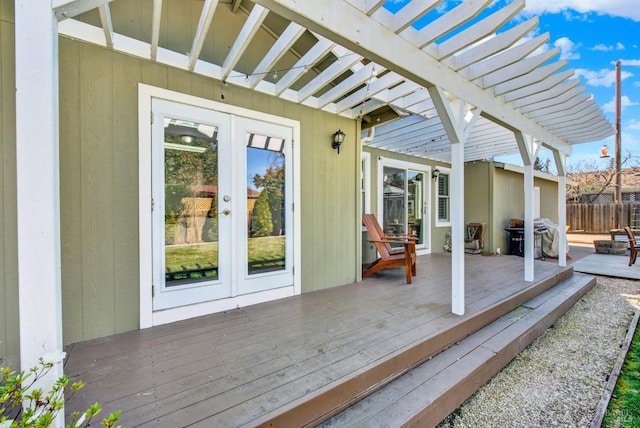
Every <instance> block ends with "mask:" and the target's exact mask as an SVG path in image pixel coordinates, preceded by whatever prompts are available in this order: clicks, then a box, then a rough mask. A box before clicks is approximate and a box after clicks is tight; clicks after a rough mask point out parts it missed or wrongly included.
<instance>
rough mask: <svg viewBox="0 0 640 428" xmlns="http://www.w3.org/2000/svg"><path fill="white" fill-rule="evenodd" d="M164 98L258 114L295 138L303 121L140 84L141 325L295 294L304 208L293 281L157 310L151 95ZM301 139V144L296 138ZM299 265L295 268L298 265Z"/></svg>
mask: <svg viewBox="0 0 640 428" xmlns="http://www.w3.org/2000/svg"><path fill="white" fill-rule="evenodd" d="M153 98H156V99H164V100H168V101H173V102H177V103H183V104H188V105H193V106H196V107H200V108H204V109H209V110H213V111H219V112H222V113H229V114H232V115H236V116H240V117H246V118H250V119H255V120H259V121H263V122H270V123H274V124H278V125H282V126H288V127H290V128H291V129H292V132H293V141H294V143H295V142H299V141H300V122H298V121H295V120H291V119H287V118H283V117H279V116H274V115H270V114H266V113H261V112H257V111H253V110H249V109H244V108H240V107H235V106H231V105H228V104H222V103H218V102H216V101H211V100H207V99H204V98H199V97H195V96H192V95H187V94H182V93H179V92H174V91H170V90H167V89H162V88H157V87H153V86H149V85H145V84H142V83H141V84H139V85H138V132H139V135H138V137H139V141H138V168H139V172H138V184H139V201H138V203H139V206H138V212H139V219H138V223H139V234H140V236H139V238H140V244H139V256H140V272H139V278H140V328H147V327H151V326H154V325H160V324H166V323H170V322H174V321H178V320H182V319H187V318H193V317H197V316H201V315H207V314H211V313H215V312H221V311H224V310H229V309H233V308H237V307H240V306H248V305H252V304H256V303H261V302H266V301H269V300H275V299H280V298H284V297H289V296H292V295H296V294H300V292H301V283H300V278H301V277H302V275H301V272H300V269H301V257H300V248H301V242H300V235H301V233H300V231H301V226H300V219H301V218H300V209H299V208H298V209H297V210H295V211H294V212H293V231H292V232H293V267H292V269H294V272H295V275H294V276H293V285H292V286H290V287H281V288H277V289H273V290H267V291H262V292H258V293H252V294H247V295H242V296H235V297H231V298H228V299H221V300H214V301H209V302H203V303H198V304H193V305H189V306H183V307H178V308H172V309H166V310H162V311H155V312H154V311H153V297H152V293H153V255H152V253H153V252H152V248H153V223H152V193H151V192H152V186H151V181H152V171H151V164H152V162H151V156H152V150H151V135H152V129H151V128H152V126H151V121H152V120H153V119H152V108H151V106H152V99H153ZM298 144H299V143H298ZM290 156H293V158H292V160H293V167H292V169H293V171H292V176H291V179H292V186H293V200H292V201H291V203H292V204H293V206H297V207H300V194H301V193H300V171H299V165H300V154H299V150H296V149H295V145H294V149H293V153H292V154H291V155H290ZM296 268H297V269H296Z"/></svg>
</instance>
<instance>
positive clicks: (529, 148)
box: [515, 131, 540, 281]
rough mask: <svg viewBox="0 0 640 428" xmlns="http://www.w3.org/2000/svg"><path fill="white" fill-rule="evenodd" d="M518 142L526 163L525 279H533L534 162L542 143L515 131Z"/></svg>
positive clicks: (523, 160)
mask: <svg viewBox="0 0 640 428" xmlns="http://www.w3.org/2000/svg"><path fill="white" fill-rule="evenodd" d="M515 137H516V142H517V143H518V149H519V150H520V156H521V157H522V163H523V164H524V183H523V184H524V185H523V187H524V280H525V281H533V278H534V276H535V272H534V263H533V259H534V253H535V241H534V239H535V236H534V232H533V217H534V210H535V191H534V185H533V184H534V182H533V164H534V162H535V159H536V157H537V156H538V150H539V148H540V145H539V144H537V143H536V142H535V141H534V139H533V138H532V137H531V136H530V135H525V134H524V133H523V132H521V131H515Z"/></svg>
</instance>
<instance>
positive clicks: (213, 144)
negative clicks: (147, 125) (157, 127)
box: [164, 134, 218, 240]
mask: <svg viewBox="0 0 640 428" xmlns="http://www.w3.org/2000/svg"><path fill="white" fill-rule="evenodd" d="M165 142H166V143H171V144H175V145H180V146H186V145H188V146H191V147H202V148H205V150H204V152H202V153H199V152H198V151H189V150H180V149H169V148H167V149H165V151H164V155H165V216H166V217H165V222H166V224H167V225H172V224H176V223H177V221H178V218H179V216H180V214H182V213H184V212H185V209H186V208H187V207H186V206H185V205H184V198H195V197H213V198H214V200H213V204H212V209H211V211H210V213H209V215H208V217H209V220H210V221H208V222H207V223H208V224H207V226H205V229H206V230H205V234H206V235H207V238H208V239H207V240H211V238H212V237H213V236H212V230H211V229H212V228H213V229H217V227H215V226H216V225H214V224H212V222H214V221H215V219H216V218H215V216H213V217H212V215H211V212H215V211H216V209H217V203H216V202H217V201H216V199H215V197H216V196H217V195H212V193H213V192H212V191H211V189H210V191H208V192H206V194H205V191H204V188H203V185H216V184H217V182H218V179H217V177H218V151H217V146H218V142H217V140H210V139H206V138H193V140H192V141H191V142H190V143H189V144H185V143H184V142H183V141H182V139H181V137H180V136H179V135H171V134H167V135H165ZM215 191H216V192H217V189H216V190H215ZM213 235H215V233H213ZM166 238H167V239H169V240H172V238H173V236H172V235H171V234H170V233H167V234H166Z"/></svg>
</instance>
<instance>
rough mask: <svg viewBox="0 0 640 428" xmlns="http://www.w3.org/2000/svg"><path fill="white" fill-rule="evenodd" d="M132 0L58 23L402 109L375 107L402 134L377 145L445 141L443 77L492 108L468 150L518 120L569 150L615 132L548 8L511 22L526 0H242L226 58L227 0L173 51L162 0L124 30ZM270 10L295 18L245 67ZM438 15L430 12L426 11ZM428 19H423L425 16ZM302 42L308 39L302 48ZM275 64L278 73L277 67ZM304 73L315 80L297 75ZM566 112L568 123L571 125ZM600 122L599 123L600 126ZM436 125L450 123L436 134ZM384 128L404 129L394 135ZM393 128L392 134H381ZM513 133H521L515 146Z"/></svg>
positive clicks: (62, 14)
mask: <svg viewBox="0 0 640 428" xmlns="http://www.w3.org/2000/svg"><path fill="white" fill-rule="evenodd" d="M125 1H127V0H118V1H115V2H111V1H110V0H71V1H65V0H58V1H56V0H54V2H53V11H54V13H55V16H56V17H57V18H58V20H59V21H60V22H59V32H60V34H62V35H67V36H69V37H74V38H79V39H82V40H85V41H87V42H89V43H95V44H100V45H103V46H105V47H108V48H110V49H114V50H116V51H121V52H124V53H126V54H129V55H134V56H139V57H143V58H146V59H149V60H152V61H157V62H160V63H164V64H168V65H170V66H173V67H178V68H182V69H185V70H190V71H193V72H194V73H198V74H202V75H205V76H209V77H211V78H214V79H219V80H221V81H225V82H227V83H229V84H233V85H238V86H243V87H246V88H250V89H252V90H255V91H259V92H263V93H267V94H270V95H273V96H277V97H281V98H283V99H286V100H289V101H292V102H295V103H300V104H303V105H306V106H309V107H312V108H317V109H322V110H325V111H328V112H332V113H335V114H339V115H342V116H346V117H351V118H354V119H357V118H360V117H365V116H368V115H373V117H378V118H379V117H380V115H379V113H377V112H380V111H383V110H384V109H388V110H389V111H390V112H391V113H392V115H391V116H393V115H394V114H395V115H396V117H397V118H398V119H397V120H395V121H393V122H390V123H386V124H385V123H378V122H377V121H376V120H371V119H369V118H367V121H368V125H367V126H365V128H366V127H369V126H376V127H378V128H380V127H381V125H382V126H384V127H385V128H387V127H390V128H393V127H396V128H397V129H396V130H395V132H393V133H383V132H379V131H380V130H381V129H379V131H378V132H376V133H375V137H374V138H373V139H372V140H371V141H368V142H367V144H370V145H372V146H376V147H377V146H384V147H385V148H386V149H387V150H398V151H402V150H405V147H406V146H407V144H409V145H413V146H415V145H416V143H415V142H416V141H418V142H419V141H420V138H422V139H423V140H424V142H425V143H428V142H429V141H431V140H433V139H434V138H437V139H438V140H440V139H444V140H446V139H447V135H446V133H445V132H444V130H443V127H442V126H440V131H433V130H434V129H437V126H434V123H436V122H439V121H441V119H440V118H439V117H438V115H437V113H436V111H435V107H434V104H433V101H432V100H431V97H430V95H429V92H428V91H427V90H426V89H428V88H429V87H432V86H438V87H440V88H442V89H443V90H444V91H445V93H446V94H447V96H455V98H460V99H462V100H465V101H466V102H469V103H470V104H472V105H475V106H477V107H478V108H479V109H480V110H481V111H482V116H483V119H482V120H480V121H478V122H477V123H476V125H475V126H476V127H479V130H475V129H474V130H471V131H470V137H469V139H470V141H476V142H477V143H476V145H475V146H473V147H470V148H469V149H468V150H467V151H465V154H464V156H465V159H485V158H490V157H492V155H491V153H494V155H499V154H504V153H505V152H507V153H518V146H517V142H516V140H515V138H511V140H510V143H506V142H502V140H501V143H500V145H499V146H494V145H491V143H490V142H491V139H492V138H495V135H508V134H509V132H511V131H513V130H521V131H523V132H525V133H526V134H527V135H533V136H534V137H535V138H536V139H538V140H540V141H542V142H543V143H544V144H545V145H546V146H547V147H549V148H551V149H553V150H559V151H562V152H564V153H566V154H570V152H571V145H572V144H576V143H580V142H584V141H594V140H597V139H600V138H603V135H604V136H605V137H606V136H609V135H611V134H613V128H612V127H611V125H610V124H609V122H608V121H607V119H606V118H605V117H604V115H603V114H602V112H601V111H600V110H599V109H596V110H593V108H589V107H590V106H592V105H593V102H592V101H590V98H589V96H587V95H585V94H584V86H582V85H581V84H580V81H579V79H575V78H573V71H572V70H564V67H565V66H566V61H564V60H561V61H557V62H550V61H551V60H552V58H553V57H554V56H556V55H557V50H555V49H551V50H547V51H543V52H542V53H538V54H535V51H536V50H537V49H539V48H540V47H541V46H542V45H543V44H544V43H546V42H548V41H549V39H550V36H549V34H547V33H545V34H541V35H535V34H533V32H534V31H535V28H536V27H537V25H538V18H532V19H529V20H526V21H524V22H521V23H518V24H517V25H512V26H510V27H509V28H507V29H505V30H504V31H501V29H502V28H503V27H505V26H506V25H507V24H508V23H509V22H510V20H511V19H512V18H513V17H515V16H516V15H517V14H518V13H519V12H520V11H521V10H522V9H523V8H524V4H525V3H524V0H516V1H513V2H511V3H509V4H507V5H506V6H504V7H502V8H500V9H497V10H495V11H491V12H489V9H488V7H489V6H490V5H491V4H492V3H493V2H492V1H490V0H467V1H464V2H462V3H460V4H459V5H458V6H456V7H454V8H452V9H451V10H448V11H447V10H445V11H442V12H441V11H440V9H437V8H438V6H441V5H442V1H441V0H412V1H410V2H408V3H407V4H406V5H405V6H403V7H402V8H400V9H399V10H398V11H397V12H395V13H394V12H391V11H390V10H389V9H387V8H386V7H385V3H386V2H385V1H380V0H340V1H335V2H331V3H324V2H323V3H317V2H313V4H310V3H307V2H303V3H301V2H296V1H294V0H256V1H255V5H254V6H253V7H252V8H251V9H250V10H247V9H245V6H244V5H242V3H241V2H239V1H234V2H233V4H232V5H231V7H232V9H233V13H236V14H244V15H245V24H244V26H243V28H242V30H241V31H240V33H239V34H238V35H237V36H236V40H235V42H234V43H233V44H232V46H231V47H230V49H229V51H228V53H227V55H226V56H225V57H224V59H223V60H222V61H221V62H220V63H213V62H210V59H206V58H203V55H202V50H203V47H204V45H205V43H208V41H207V40H209V39H207V34H208V33H209V32H211V31H213V29H212V28H210V24H211V22H212V19H213V16H214V14H215V11H216V10H217V8H219V7H223V3H222V2H220V1H219V0H205V1H204V3H203V8H202V12H201V17H200V20H199V23H198V26H197V28H196V31H195V34H192V35H191V37H192V45H191V49H190V50H189V52H188V53H183V52H175V51H171V50H169V49H167V47H165V46H163V45H162V43H161V42H160V41H161V40H162V39H161V33H162V31H163V30H162V28H161V25H160V22H161V19H162V13H164V10H163V1H162V0H153V3H152V8H151V13H150V15H149V17H148V20H149V21H148V22H149V23H150V26H151V32H150V34H149V39H148V40H139V39H133V38H131V37H130V36H127V35H125V34H118V33H117V31H116V30H114V28H115V29H117V28H118V25H117V22H115V23H114V22H112V21H113V18H112V17H113V16H114V15H113V14H112V13H111V9H112V8H114V7H117V6H118V4H119V3H120V2H125ZM166 1H167V0H165V2H166ZM225 7H228V6H225ZM93 9H96V10H97V11H98V13H99V16H100V23H101V26H100V27H94V26H93V25H91V24H89V23H87V22H84V21H83V20H82V19H81V18H80V17H81V16H82V14H84V13H86V12H89V11H91V10H93ZM165 10H166V9H165ZM269 14H275V15H278V16H279V19H285V20H288V21H289V23H288V25H286V26H283V28H282V30H280V31H279V32H276V31H275V30H273V29H272V28H267V30H268V33H269V34H272V35H273V36H274V42H273V44H272V45H271V46H270V48H269V49H268V50H267V51H265V52H264V55H263V56H262V57H261V58H260V59H259V61H257V62H256V63H255V65H254V66H253V67H252V68H251V69H250V70H247V71H245V70H244V69H238V64H240V61H241V59H242V58H243V56H244V55H245V53H246V52H247V50H248V48H249V46H250V45H251V41H252V40H253V38H254V37H256V35H257V34H259V32H260V29H261V28H264V27H265V25H268V16H269ZM319 16H333V17H335V18H336V20H337V22H335V23H332V24H331V25H329V24H328V23H327V22H325V21H323V20H322V19H319V18H318V17H319ZM431 16H432V17H433V18H432V19H431V20H430V21H428V22H426V23H425V22H424V21H425V18H429V17H431ZM341 22H343V23H345V24H346V23H349V25H341V24H340V23H341ZM418 22H420V25H422V27H420V28H418V27H416V25H417V23H418ZM305 35H307V36H308V35H311V36H312V37H314V38H315V40H316V42H315V43H312V44H310V45H309V44H306V45H307V46H308V48H307V49H306V50H304V51H295V52H294V51H293V47H294V45H295V44H296V42H297V41H299V40H300V39H301V38H302V37H305ZM307 39H308V37H307ZM299 46H302V45H298V48H297V49H299ZM288 53H293V54H294V55H295V58H297V61H296V62H295V64H294V65H293V66H289V67H285V68H282V67H281V66H279V64H280V63H281V61H282V60H283V58H284V57H285V56H286V55H287V54H288ZM254 54H255V53H254ZM328 58H333V63H327V60H328ZM329 62H330V61H329ZM323 63H324V64H323ZM416 64H420V66H416ZM279 67H280V69H279ZM274 71H277V75H276V77H275V78H271V76H270V74H273V73H274ZM307 73H311V74H310V75H311V76H312V78H310V79H309V76H310V75H308V74H307ZM305 75H306V77H305V80H304V82H305V83H304V85H300V84H299V83H297V82H298V81H299V80H300V79H301V78H302V76H305ZM405 115H406V116H413V117H415V120H416V121H425V122H426V125H427V126H426V128H427V129H431V131H429V132H425V133H424V134H423V135H422V136H420V135H419V133H416V132H415V131H412V130H411V127H405V126H404V122H405V120H406V119H407V118H406V117H405V118H403V116H405ZM385 117H386V118H387V119H388V118H389V117H390V116H389V115H386V116H385ZM580 119H582V120H580ZM434 121H435V122H434ZM485 122H486V123H485ZM562 122H564V123H565V126H561V123H562ZM481 124H483V126H482V127H480V125H481ZM586 124H589V126H584V127H583V128H582V129H581V130H580V131H581V132H580V133H579V134H576V133H575V132H574V127H575V126H579V125H586ZM591 125H593V126H591ZM591 129H593V133H592V134H589V130H591ZM603 130H605V131H603ZM494 131H495V132H494ZM434 132H436V134H437V133H438V132H440V134H439V135H436V136H435V137H434V134H433V133H434ZM385 134H388V135H390V136H391V135H393V137H384V135H385ZM482 134H484V136H483V135H482ZM382 138H385V140H384V142H383V143H380V144H379V143H378V141H379V140H380V139H382ZM394 139H395V141H394ZM507 139H508V137H507ZM483 144H486V145H487V147H482V145H483ZM505 144H506V145H507V146H508V145H509V144H510V147H511V150H508V149H507V148H506V147H505ZM425 153H429V151H428V150H427V151H426V152H425ZM441 158H442V156H439V157H438V159H441Z"/></svg>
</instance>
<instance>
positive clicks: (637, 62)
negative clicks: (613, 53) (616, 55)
mask: <svg viewBox="0 0 640 428" xmlns="http://www.w3.org/2000/svg"><path fill="white" fill-rule="evenodd" d="M620 64H621V65H626V66H630V67H640V59H621V60H620Z"/></svg>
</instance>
